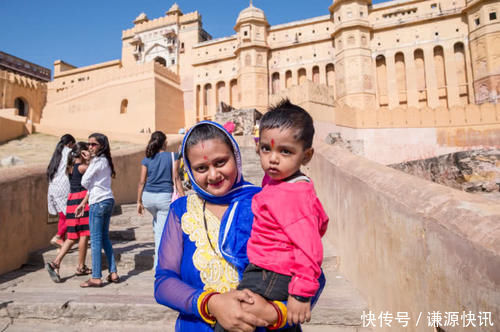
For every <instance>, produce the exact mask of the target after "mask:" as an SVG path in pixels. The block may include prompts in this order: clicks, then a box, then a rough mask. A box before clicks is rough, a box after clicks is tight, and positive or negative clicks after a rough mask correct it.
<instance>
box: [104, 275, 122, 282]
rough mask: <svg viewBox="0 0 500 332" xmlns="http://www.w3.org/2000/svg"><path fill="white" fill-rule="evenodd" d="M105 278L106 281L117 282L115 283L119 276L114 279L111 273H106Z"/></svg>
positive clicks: (118, 280)
mask: <svg viewBox="0 0 500 332" xmlns="http://www.w3.org/2000/svg"><path fill="white" fill-rule="evenodd" d="M106 280H107V281H108V282H112V283H115V284H117V283H119V282H120V277H119V276H118V277H116V278H115V279H113V278H111V274H110V275H108V276H107V277H106Z"/></svg>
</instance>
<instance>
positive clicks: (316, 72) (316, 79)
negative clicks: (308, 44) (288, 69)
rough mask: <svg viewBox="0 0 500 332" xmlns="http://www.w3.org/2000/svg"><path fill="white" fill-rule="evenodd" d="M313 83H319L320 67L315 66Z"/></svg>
mask: <svg viewBox="0 0 500 332" xmlns="http://www.w3.org/2000/svg"><path fill="white" fill-rule="evenodd" d="M313 83H316V84H319V67H318V66H314V67H313Z"/></svg>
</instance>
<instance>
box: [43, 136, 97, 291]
mask: <svg viewBox="0 0 500 332" xmlns="http://www.w3.org/2000/svg"><path fill="white" fill-rule="evenodd" d="M89 157H90V155H89V152H88V146H87V143H85V142H78V143H77V144H75V145H74V146H73V148H72V149H71V152H70V153H69V155H68V159H67V166H66V174H67V176H68V177H69V183H70V193H69V195H68V202H67V208H66V224H67V227H68V228H67V239H66V241H64V243H63V245H62V247H61V251H60V252H59V254H58V255H57V257H56V258H55V259H54V261H52V262H49V263H47V264H46V268H47V271H48V272H49V275H50V278H51V279H52V280H53V281H54V282H56V283H59V282H61V277H60V276H59V267H60V265H61V262H62V260H63V258H64V256H66V254H67V253H68V251H69V250H70V249H71V247H73V245H74V244H75V243H76V242H77V241H78V267H77V268H76V273H75V274H76V275H87V274H90V273H91V271H92V270H91V269H89V268H88V267H87V266H86V265H85V259H86V257H87V245H88V242H89V235H90V232H89V206H88V205H86V206H85V211H84V214H83V215H82V216H81V217H76V216H75V209H76V207H77V206H78V205H79V204H80V203H81V201H82V200H83V199H84V197H85V195H86V194H87V190H86V189H85V188H83V187H82V184H81V180H82V177H83V174H84V173H85V171H86V170H87V167H88V161H89Z"/></svg>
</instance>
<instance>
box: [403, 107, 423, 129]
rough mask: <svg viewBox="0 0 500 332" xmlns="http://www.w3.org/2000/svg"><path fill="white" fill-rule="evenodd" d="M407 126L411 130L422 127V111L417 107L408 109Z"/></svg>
mask: <svg viewBox="0 0 500 332" xmlns="http://www.w3.org/2000/svg"><path fill="white" fill-rule="evenodd" d="M406 125H407V126H408V127H410V128H416V127H420V111H419V109H418V108H416V107H408V109H407V110H406Z"/></svg>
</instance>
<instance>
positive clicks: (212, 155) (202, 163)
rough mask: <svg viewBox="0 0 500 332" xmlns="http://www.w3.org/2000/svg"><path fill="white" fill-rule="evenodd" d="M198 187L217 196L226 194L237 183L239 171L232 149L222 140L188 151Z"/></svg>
mask: <svg viewBox="0 0 500 332" xmlns="http://www.w3.org/2000/svg"><path fill="white" fill-rule="evenodd" d="M187 157H188V160H189V163H190V164H191V170H192V172H193V176H194V179H195V181H196V183H197V184H198V186H200V187H201V188H202V189H204V190H205V191H207V192H208V193H210V194H212V195H215V196H222V195H224V194H226V193H227V192H228V191H229V190H230V189H231V188H232V187H233V184H234V182H235V181H236V177H237V176H238V170H237V167H236V160H235V159H234V155H233V153H232V152H231V148H230V147H229V146H227V144H226V143H224V142H223V141H222V140H220V139H209V140H206V141H201V142H199V143H198V144H196V145H193V146H192V147H190V148H189V150H188V151H187Z"/></svg>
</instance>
